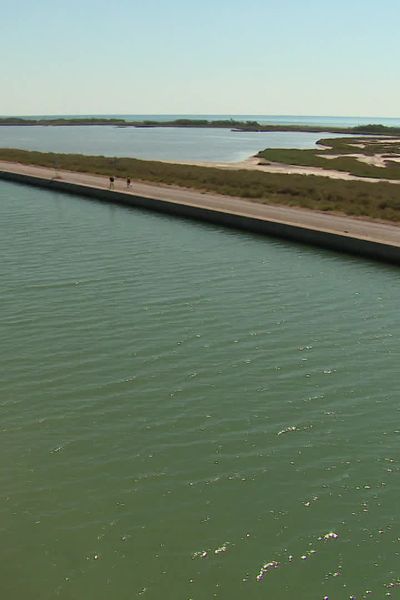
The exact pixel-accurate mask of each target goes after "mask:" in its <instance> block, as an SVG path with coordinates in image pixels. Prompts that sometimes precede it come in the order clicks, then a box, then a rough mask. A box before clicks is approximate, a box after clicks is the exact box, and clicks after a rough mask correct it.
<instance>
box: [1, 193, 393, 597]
mask: <svg viewBox="0 0 400 600" xmlns="http://www.w3.org/2000/svg"><path fill="white" fill-rule="evenodd" d="M0 210H1V221H0V252H1V256H2V262H1V267H0V277H1V279H0V284H1V288H0V289H1V311H0V336H1V340H2V344H1V346H0V360H1V365H2V378H1V381H0V398H1V438H0V439H1V454H0V457H1V459H0V460H1V470H0V490H1V502H0V522H1V533H2V544H1V549H0V562H1V565H2V577H1V582H0V589H1V592H2V597H4V598H7V599H10V600H26V599H27V598H32V599H33V598H40V599H41V600H53V599H54V598H61V599H63V600H71V599H74V600H75V599H76V600H83V599H86V598H96V599H98V600H109V599H110V598H113V599H115V600H128V599H129V600H130V599H132V598H147V599H149V600H159V599H160V598H163V599H164V600H176V599H178V598H179V599H181V598H182V599H189V598H193V600H210V598H220V599H221V600H225V599H227V598H229V599H230V600H242V599H243V598H248V599H249V600H257V599H259V598H260V599H261V598H271V599H273V600H293V599H294V598H295V599H296V600H310V599H321V600H322V598H324V596H329V599H330V600H344V599H348V598H349V597H350V596H353V595H354V596H355V597H356V598H357V599H359V598H384V597H386V596H385V594H388V593H391V594H392V596H393V597H397V596H396V594H398V590H397V589H396V587H394V586H396V585H397V584H396V582H397V581H398V578H399V577H400V573H399V532H398V499H399V492H400V483H399V473H400V463H399V445H400V427H399V426H398V417H399V395H398V394H399V393H398V376H397V371H398V356H399V351H400V346H399V344H400V342H399V339H400V338H399V321H398V307H399V297H400V279H399V271H398V269H396V268H394V267H389V266H388V267H386V266H384V265H380V264H375V263H372V262H368V261H363V260H358V259H353V258H350V257H345V256H340V255H337V254H335V253H331V252H328V251H326V252H325V251H322V250H321V251H320V250H317V249H314V248H312V249H311V248H307V247H305V246H300V245H296V244H289V243H284V242H280V241H276V240H272V239H268V238H262V237H257V236H255V235H250V234H249V235H247V234H245V233H241V232H235V231H233V230H224V229H222V228H220V227H214V226H207V225H203V224H200V223H196V222H191V221H185V220H183V219H177V218H176V219H175V218H172V217H168V216H160V215H157V214H152V213H148V212H144V211H139V210H129V209H125V208H121V207H117V206H112V205H107V204H100V203H96V202H90V201H87V200H84V199H80V198H79V197H73V196H69V195H62V194H59V193H56V192H48V191H41V190H36V189H30V188H29V187H23V186H18V185H14V184H8V183H1V184H0ZM330 533H332V534H335V535H337V537H335V536H334V535H330V536H329V535H328V536H327V539H325V538H324V536H326V535H327V534H330ZM273 561H276V563H277V564H278V565H279V567H278V568H271V567H269V568H267V567H265V569H263V566H264V565H266V564H268V563H272V564H275V563H274V562H273ZM260 573H261V576H260ZM263 575H264V577H263ZM257 577H258V579H257ZM369 592H371V594H369Z"/></svg>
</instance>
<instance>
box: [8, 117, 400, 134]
mask: <svg viewBox="0 0 400 600" xmlns="http://www.w3.org/2000/svg"><path fill="white" fill-rule="evenodd" d="M99 125H100V126H112V127H141V128H154V127H182V128H185V127H187V128H190V127H195V128H221V129H231V130H232V131H236V132H239V133H240V132H243V131H251V132H257V131H259V132H273V131H298V132H309V133H322V132H327V133H338V134H350V135H351V134H355V135H374V134H375V135H400V127H389V126H386V125H382V124H374V123H370V124H368V125H358V126H356V127H338V126H335V125H326V126H321V125H307V124H279V125H278V124H277V125H274V124H261V123H259V122H258V121H236V120H234V119H221V120H207V119H174V120H171V121H163V120H160V121H158V120H156V119H154V120H150V119H145V120H142V121H139V120H137V121H128V120H126V119H122V118H102V117H88V118H87V117H77V118H64V117H55V118H40V119H34V118H23V117H2V118H0V126H22V127H28V126H42V127H43V126H58V127H59V126H99Z"/></svg>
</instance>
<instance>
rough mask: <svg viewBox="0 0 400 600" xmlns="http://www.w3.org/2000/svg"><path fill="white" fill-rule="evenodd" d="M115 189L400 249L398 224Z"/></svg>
mask: <svg viewBox="0 0 400 600" xmlns="http://www.w3.org/2000/svg"><path fill="white" fill-rule="evenodd" d="M0 170H2V171H8V172H13V173H21V174H25V175H32V176H35V177H42V178H44V179H54V178H57V179H61V180H62V181H65V182H70V183H77V184H79V185H85V186H90V187H93V188H98V189H102V190H104V189H107V188H108V187H109V181H108V179H107V178H106V177H103V176H99V175H90V174H87V173H76V172H71V171H60V170H57V171H55V170H54V169H48V168H44V167H36V166H31V165H22V164H18V163H10V162H5V161H0ZM114 189H115V190H116V191H119V192H124V193H126V194H134V195H138V196H143V197H145V198H151V199H157V200H166V201H170V202H175V203H179V204H186V205H189V206H200V207H203V208H211V209H216V210H220V211H223V212H228V213H234V214H241V215H246V216H251V217H256V218H259V219H265V220H268V221H276V222H279V223H287V224H290V225H298V226H301V227H306V228H308V229H314V230H318V231H328V232H332V233H339V234H341V235H345V236H349V237H355V238H361V239H366V240H372V241H376V242H381V243H385V244H390V245H393V246H399V247H400V225H396V224H391V223H382V222H377V221H370V220H367V219H362V218H353V217H348V216H340V215H333V214H330V213H329V214H327V213H323V212H318V211H313V210H307V209H303V208H292V207H287V206H276V205H272V206H270V205H265V204H259V203H257V202H251V201H249V200H244V199H243V198H238V197H232V196H222V195H218V194H211V193H209V192H207V193H202V192H199V191H197V190H192V189H186V188H179V187H173V186H161V185H152V184H147V183H137V182H132V185H131V188H130V189H129V190H127V188H126V183H125V180H122V179H120V180H118V179H117V180H116V181H115V184H114Z"/></svg>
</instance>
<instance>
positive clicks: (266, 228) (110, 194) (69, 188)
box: [0, 170, 400, 264]
mask: <svg viewBox="0 0 400 600" xmlns="http://www.w3.org/2000/svg"><path fill="white" fill-rule="evenodd" d="M0 178H2V179H5V180H9V181H14V182H17V183H23V184H28V185H33V186H37V187H42V188H47V189H54V190H58V191H62V192H67V193H73V194H79V195H81V196H85V197H89V198H92V199H95V200H99V201H105V202H112V203H117V204H122V205H127V206H132V207H139V208H144V209H147V210H153V211H157V212H162V213H167V214H172V215H177V216H179V217H184V218H190V219H196V220H201V221H205V222H209V223H213V224H218V225H223V226H226V227H231V228H235V229H242V230H245V231H249V232H253V233H257V234H261V235H268V236H273V237H277V238H281V239H285V240H290V241H295V242H300V243H304V244H309V245H313V246H318V247H321V248H326V249H329V250H334V251H337V252H344V253H347V254H352V255H358V256H362V257H366V258H370V259H374V260H380V261H384V262H389V263H392V264H400V235H399V243H398V244H395V243H383V242H381V241H376V240H373V239H365V238H362V237H355V236H352V235H347V234H346V235H343V234H340V233H337V232H332V231H328V230H325V229H316V228H312V227H306V226H304V225H301V226H300V225H297V224H292V223H287V222H283V221H277V220H271V219H267V218H260V217H259V216H252V215H249V214H244V213H240V212H237V211H233V210H221V209H216V208H213V207H212V206H204V205H203V206H199V205H194V204H192V203H190V202H187V203H186V202H182V201H179V202H174V201H172V200H166V199H159V198H156V197H147V196H143V195H140V194H134V193H131V192H128V191H127V192H124V191H117V190H110V189H105V188H104V187H103V188H102V187H97V186H91V185H83V184H79V183H74V182H70V181H65V180H63V179H58V178H47V177H38V176H33V175H28V174H24V173H17V172H10V171H4V170H3V171H0ZM205 204H206V202H205Z"/></svg>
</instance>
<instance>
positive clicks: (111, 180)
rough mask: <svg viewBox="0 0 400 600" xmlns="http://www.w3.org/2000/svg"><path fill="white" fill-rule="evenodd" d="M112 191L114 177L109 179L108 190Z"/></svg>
mask: <svg viewBox="0 0 400 600" xmlns="http://www.w3.org/2000/svg"><path fill="white" fill-rule="evenodd" d="M113 189H114V177H110V190H113Z"/></svg>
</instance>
